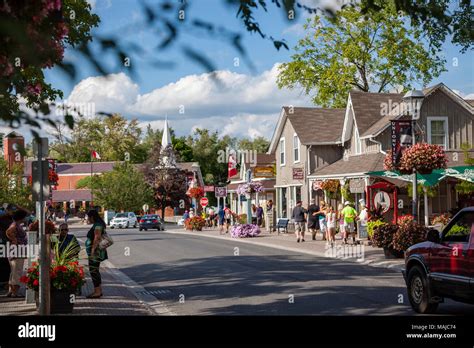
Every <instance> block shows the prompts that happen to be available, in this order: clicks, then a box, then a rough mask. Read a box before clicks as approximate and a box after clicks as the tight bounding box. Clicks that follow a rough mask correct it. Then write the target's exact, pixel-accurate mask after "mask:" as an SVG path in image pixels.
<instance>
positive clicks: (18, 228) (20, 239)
mask: <svg viewBox="0 0 474 348" xmlns="http://www.w3.org/2000/svg"><path fill="white" fill-rule="evenodd" d="M27 216H28V213H27V212H26V210H22V209H21V210H20V209H19V210H15V211H14V212H13V214H12V218H13V222H12V223H11V225H10V227H8V229H7V231H6V236H7V238H8V241H9V242H10V245H14V246H15V248H17V257H10V258H9V259H8V261H9V262H10V270H11V271H10V280H9V283H8V284H9V290H8V293H7V297H24V296H22V295H20V294H19V293H18V291H19V290H20V278H21V276H22V274H23V268H24V264H25V258H26V256H27V255H19V254H20V250H21V248H22V246H24V245H27V244H28V238H27V235H26V232H25V230H24V228H23V226H22V224H24V223H25V219H26V217H27Z"/></svg>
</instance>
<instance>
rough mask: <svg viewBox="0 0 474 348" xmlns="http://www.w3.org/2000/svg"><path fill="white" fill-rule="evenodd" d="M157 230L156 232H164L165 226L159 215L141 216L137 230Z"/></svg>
mask: <svg viewBox="0 0 474 348" xmlns="http://www.w3.org/2000/svg"><path fill="white" fill-rule="evenodd" d="M155 228H156V229H157V230H158V231H164V230H165V224H164V223H163V220H161V218H160V216H159V215H154V214H147V215H143V216H142V218H141V219H140V224H139V226H138V230H139V231H142V230H145V231H147V230H151V229H155Z"/></svg>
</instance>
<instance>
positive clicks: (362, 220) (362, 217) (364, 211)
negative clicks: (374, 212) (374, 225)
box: [359, 208, 369, 226]
mask: <svg viewBox="0 0 474 348" xmlns="http://www.w3.org/2000/svg"><path fill="white" fill-rule="evenodd" d="M359 220H360V224H361V225H362V226H366V225H367V221H368V220H369V212H368V211H367V208H364V209H362V211H361V212H360V214H359Z"/></svg>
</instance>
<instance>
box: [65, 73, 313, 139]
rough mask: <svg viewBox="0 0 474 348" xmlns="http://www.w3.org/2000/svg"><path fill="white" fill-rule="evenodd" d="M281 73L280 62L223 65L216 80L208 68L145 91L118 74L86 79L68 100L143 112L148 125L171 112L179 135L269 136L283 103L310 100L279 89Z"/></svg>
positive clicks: (129, 114)
mask: <svg viewBox="0 0 474 348" xmlns="http://www.w3.org/2000/svg"><path fill="white" fill-rule="evenodd" d="M277 75H278V64H275V65H274V66H273V67H272V69H270V70H267V71H264V72H263V73H261V74H260V75H256V76H251V75H245V74H239V73H236V72H231V71H228V70H224V71H217V72H215V76H216V78H217V82H216V80H214V79H213V77H212V74H209V73H205V74H200V75H188V76H185V77H183V78H181V79H179V80H178V81H176V82H174V83H170V84H168V85H165V86H163V87H160V88H157V89H155V90H153V91H151V92H149V93H146V94H140V93H139V88H138V85H137V84H136V83H134V82H133V81H132V80H131V79H130V77H128V76H127V75H125V74H124V73H119V74H112V75H108V76H107V77H89V78H87V79H84V80H82V81H81V82H80V83H78V84H77V85H76V86H75V87H74V89H73V90H72V92H71V94H70V96H69V97H68V99H67V101H68V102H69V103H94V105H95V110H96V111H104V112H110V113H112V112H119V113H121V114H123V115H125V116H127V117H138V119H139V121H140V122H141V124H142V126H143V127H145V126H146V124H148V123H150V124H151V125H152V126H153V127H154V128H156V127H161V126H162V121H159V119H161V120H162V119H163V118H164V116H165V115H167V116H168V118H169V120H170V123H171V126H172V127H173V128H174V129H175V130H176V131H177V133H178V134H189V133H190V132H192V130H193V129H194V128H196V127H200V128H208V129H212V130H219V133H221V134H224V135H225V134H229V135H233V136H251V137H254V136H258V135H263V136H266V137H270V136H271V134H272V131H273V128H274V125H275V123H276V121H277V118H278V114H279V112H280V109H281V107H282V106H283V105H295V106H308V105H311V103H310V100H309V98H307V97H306V96H302V95H301V93H300V91H299V90H294V91H290V90H287V89H283V90H280V89H278V87H277V85H276V78H277ZM177 121H179V122H177Z"/></svg>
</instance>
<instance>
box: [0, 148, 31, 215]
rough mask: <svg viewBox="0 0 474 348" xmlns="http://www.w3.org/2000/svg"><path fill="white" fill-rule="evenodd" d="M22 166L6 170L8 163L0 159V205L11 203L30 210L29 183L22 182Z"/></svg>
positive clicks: (18, 165) (16, 165) (14, 166)
mask: <svg viewBox="0 0 474 348" xmlns="http://www.w3.org/2000/svg"><path fill="white" fill-rule="evenodd" d="M26 179H27V178H24V177H23V165H20V164H15V165H13V166H12V168H8V162H7V161H5V160H4V159H3V158H1V157H0V204H3V203H11V204H16V205H19V206H21V207H24V208H27V209H32V208H33V203H32V201H31V183H29V182H28V181H27V182H24V180H26Z"/></svg>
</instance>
